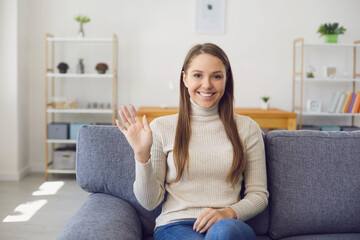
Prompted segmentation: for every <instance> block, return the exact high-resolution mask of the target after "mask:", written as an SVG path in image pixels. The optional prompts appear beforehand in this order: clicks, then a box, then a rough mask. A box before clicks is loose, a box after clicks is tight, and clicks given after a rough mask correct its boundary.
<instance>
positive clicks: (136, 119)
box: [129, 104, 140, 122]
mask: <svg viewBox="0 0 360 240" xmlns="http://www.w3.org/2000/svg"><path fill="white" fill-rule="evenodd" d="M129 106H130V111H131V114H132V116H133V118H134V120H135V122H140V119H139V116H138V114H137V112H136V109H135V107H134V106H133V105H131V104H130V105H129Z"/></svg>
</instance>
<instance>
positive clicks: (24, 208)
mask: <svg viewBox="0 0 360 240" xmlns="http://www.w3.org/2000/svg"><path fill="white" fill-rule="evenodd" d="M46 203H47V200H44V199H41V200H36V201H33V202H27V203H24V204H20V205H19V206H18V207H16V208H15V210H14V215H9V216H7V217H6V218H5V219H4V220H3V222H26V221H29V219H30V218H31V217H32V216H33V215H34V214H35V213H36V212H37V211H38V210H39V209H40V208H42V207H43V206H44V205H45V204H46Z"/></svg>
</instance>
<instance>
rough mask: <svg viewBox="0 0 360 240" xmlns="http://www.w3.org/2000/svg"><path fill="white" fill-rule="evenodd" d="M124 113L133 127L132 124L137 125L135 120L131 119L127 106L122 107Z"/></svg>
mask: <svg viewBox="0 0 360 240" xmlns="http://www.w3.org/2000/svg"><path fill="white" fill-rule="evenodd" d="M121 108H122V112H123V113H124V115H125V117H126V119H127V121H128V123H129V124H130V125H131V124H132V123H135V120H134V119H133V118H132V117H131V114H130V112H129V110H128V109H127V107H126V106H125V105H121Z"/></svg>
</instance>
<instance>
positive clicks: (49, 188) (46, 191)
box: [32, 181, 64, 196]
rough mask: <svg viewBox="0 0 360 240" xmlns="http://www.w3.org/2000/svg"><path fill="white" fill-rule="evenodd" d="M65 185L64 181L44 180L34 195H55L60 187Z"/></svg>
mask: <svg viewBox="0 0 360 240" xmlns="http://www.w3.org/2000/svg"><path fill="white" fill-rule="evenodd" d="M62 186H64V182H63V181H58V182H44V183H43V184H42V185H41V186H40V187H39V190H38V191H35V192H33V193H32V195H33V196H44V195H55V194H56V193H57V192H58V191H59V189H60V188H61V187H62Z"/></svg>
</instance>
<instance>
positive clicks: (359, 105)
mask: <svg viewBox="0 0 360 240" xmlns="http://www.w3.org/2000/svg"><path fill="white" fill-rule="evenodd" d="M351 113H360V91H359V92H357V94H356V99H355V102H354V106H353V108H352V110H351Z"/></svg>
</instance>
